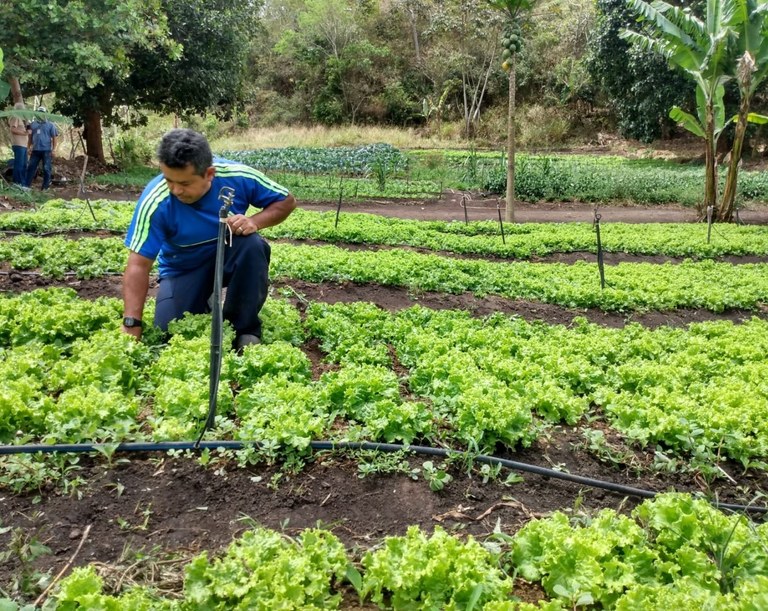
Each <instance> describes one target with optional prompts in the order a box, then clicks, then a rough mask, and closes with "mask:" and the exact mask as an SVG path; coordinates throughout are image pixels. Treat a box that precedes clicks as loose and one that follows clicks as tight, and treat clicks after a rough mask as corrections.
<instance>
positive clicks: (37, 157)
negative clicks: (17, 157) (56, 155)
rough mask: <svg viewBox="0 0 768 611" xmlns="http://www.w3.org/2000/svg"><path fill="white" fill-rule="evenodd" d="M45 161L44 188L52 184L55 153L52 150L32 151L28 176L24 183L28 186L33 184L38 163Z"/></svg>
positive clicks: (28, 165)
mask: <svg viewBox="0 0 768 611" xmlns="http://www.w3.org/2000/svg"><path fill="white" fill-rule="evenodd" d="M41 161H42V162H43V187H42V188H43V189H47V188H48V187H50V186H51V175H52V172H53V153H52V152H51V151H32V154H31V155H30V156H29V164H27V178H26V180H25V182H24V184H25V185H26V186H27V187H28V186H30V185H31V184H32V181H33V180H34V179H35V174H36V173H37V164H38V163H40V162H41Z"/></svg>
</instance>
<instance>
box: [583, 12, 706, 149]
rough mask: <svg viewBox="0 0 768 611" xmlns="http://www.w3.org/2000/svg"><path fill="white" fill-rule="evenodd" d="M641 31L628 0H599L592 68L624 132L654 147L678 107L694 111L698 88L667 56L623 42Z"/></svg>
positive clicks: (591, 41)
mask: <svg viewBox="0 0 768 611" xmlns="http://www.w3.org/2000/svg"><path fill="white" fill-rule="evenodd" d="M634 27H637V14H636V12H635V11H633V10H632V9H631V7H629V6H628V5H627V2H626V0H597V22H596V24H595V28H594V29H593V30H592V32H591V34H590V38H589V55H588V60H587V69H588V70H589V72H590V74H591V75H592V77H593V78H594V79H595V80H596V81H597V82H598V83H599V84H600V89H601V92H602V94H603V96H604V98H605V99H604V100H603V101H602V103H604V104H606V105H607V106H608V108H609V109H610V110H611V111H612V113H613V114H614V116H615V117H616V121H617V128H618V130H619V132H620V133H621V134H622V135H623V136H625V137H628V138H636V139H637V140H640V141H641V142H651V141H652V140H655V139H657V138H659V137H663V136H665V135H667V134H668V133H669V131H670V130H671V128H672V127H673V125H674V122H673V121H671V120H670V119H669V116H668V115H669V109H670V108H671V107H672V106H675V105H677V106H681V107H691V106H692V105H693V103H694V85H693V83H692V82H691V81H690V80H688V79H687V78H686V77H685V75H684V74H683V73H681V72H680V71H679V70H677V69H675V68H672V67H670V66H669V65H668V63H667V61H666V59H665V58H664V57H662V56H661V55H659V54H657V53H655V52H653V51H651V50H647V49H643V48H642V47H639V46H637V45H633V44H631V43H630V42H629V41H628V40H625V39H623V38H621V36H620V34H621V32H622V30H624V29H626V28H634Z"/></svg>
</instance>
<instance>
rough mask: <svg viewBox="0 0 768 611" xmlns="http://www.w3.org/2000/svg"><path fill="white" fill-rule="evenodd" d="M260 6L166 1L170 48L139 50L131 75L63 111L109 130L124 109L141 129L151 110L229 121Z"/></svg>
mask: <svg viewBox="0 0 768 611" xmlns="http://www.w3.org/2000/svg"><path fill="white" fill-rule="evenodd" d="M259 6H260V4H259V3H258V2H255V1H254V0H161V6H160V10H161V11H162V13H163V15H164V16H165V20H166V23H167V30H168V41H169V45H164V46H161V45H153V46H147V45H134V46H133V47H132V48H130V49H129V50H128V61H129V62H130V70H129V71H127V72H125V71H119V70H115V71H111V72H107V73H105V74H104V75H103V77H102V79H101V81H100V82H99V83H97V84H96V85H94V86H93V87H90V88H89V89H87V90H86V91H85V92H84V93H83V94H82V95H80V96H77V97H73V96H70V95H67V94H66V93H65V94H64V95H62V96H61V105H62V108H64V109H65V110H67V111H68V112H70V113H71V114H72V115H73V116H75V117H78V118H80V119H81V120H85V119H86V116H85V115H84V113H83V109H84V108H85V109H88V108H93V109H95V110H96V111H97V112H98V113H99V115H100V118H101V120H102V122H103V123H104V124H106V125H110V124H113V123H120V122H122V121H123V117H122V116H121V115H120V113H119V112H118V111H119V109H121V108H124V107H130V108H133V109H135V110H138V111H139V113H138V114H135V113H134V115H133V116H134V120H136V121H139V122H141V121H143V120H144V119H145V115H144V114H143V112H142V111H146V110H152V111H157V112H161V113H166V114H177V115H181V116H188V115H191V114H195V113H205V112H212V113H214V114H218V115H220V116H224V117H228V116H230V115H231V112H232V111H233V110H234V109H235V108H236V107H237V106H238V104H239V103H241V101H242V99H243V83H244V81H245V70H246V66H247V61H248V51H249V46H250V43H249V38H250V36H251V34H252V33H253V32H256V31H258V19H257V17H258V9H259ZM169 48H170V49H172V50H173V52H172V53H169V52H168V50H169ZM87 125H88V127H87V131H86V134H87V135H88V134H89V133H90V131H91V129H92V127H91V124H90V123H88V124H87ZM98 139H99V140H100V134H99V136H98Z"/></svg>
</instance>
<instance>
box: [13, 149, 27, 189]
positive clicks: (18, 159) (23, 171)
mask: <svg viewBox="0 0 768 611" xmlns="http://www.w3.org/2000/svg"><path fill="white" fill-rule="evenodd" d="M12 148H13V182H14V184H17V185H21V186H24V185H25V184H26V182H25V181H26V179H27V147H26V146H21V145H20V144H14V145H13V147H12Z"/></svg>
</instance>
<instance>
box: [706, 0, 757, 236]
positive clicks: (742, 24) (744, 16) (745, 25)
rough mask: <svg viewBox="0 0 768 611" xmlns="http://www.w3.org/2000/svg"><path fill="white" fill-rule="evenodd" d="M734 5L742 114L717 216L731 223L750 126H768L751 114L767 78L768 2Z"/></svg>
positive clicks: (734, 69) (738, 117) (734, 67)
mask: <svg viewBox="0 0 768 611" xmlns="http://www.w3.org/2000/svg"><path fill="white" fill-rule="evenodd" d="M734 5H735V10H734V12H733V16H732V18H731V26H732V27H733V28H734V30H735V32H736V33H737V34H738V37H737V38H736V40H735V42H734V52H733V55H734V56H735V57H734V61H733V62H732V63H731V69H732V74H733V77H734V79H735V81H736V83H737V85H738V88H739V110H738V114H737V115H736V117H734V120H735V122H736V130H735V131H736V133H735V135H734V139H733V145H732V147H731V154H730V162H729V164H728V174H727V175H726V178H725V189H724V190H723V198H722V200H721V201H720V207H719V209H718V213H717V218H718V219H719V220H722V221H730V220H732V217H733V211H734V205H735V201H736V187H737V182H738V176H739V163H740V161H741V153H742V147H743V145H744V136H745V135H746V133H747V124H748V123H750V122H752V123H759V124H762V123H766V122H768V117H765V116H762V115H758V114H756V113H752V112H750V107H751V104H752V96H753V95H754V93H755V90H756V89H757V88H758V87H759V86H760V85H761V84H762V83H763V82H764V81H765V77H766V75H768V0H734Z"/></svg>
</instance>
